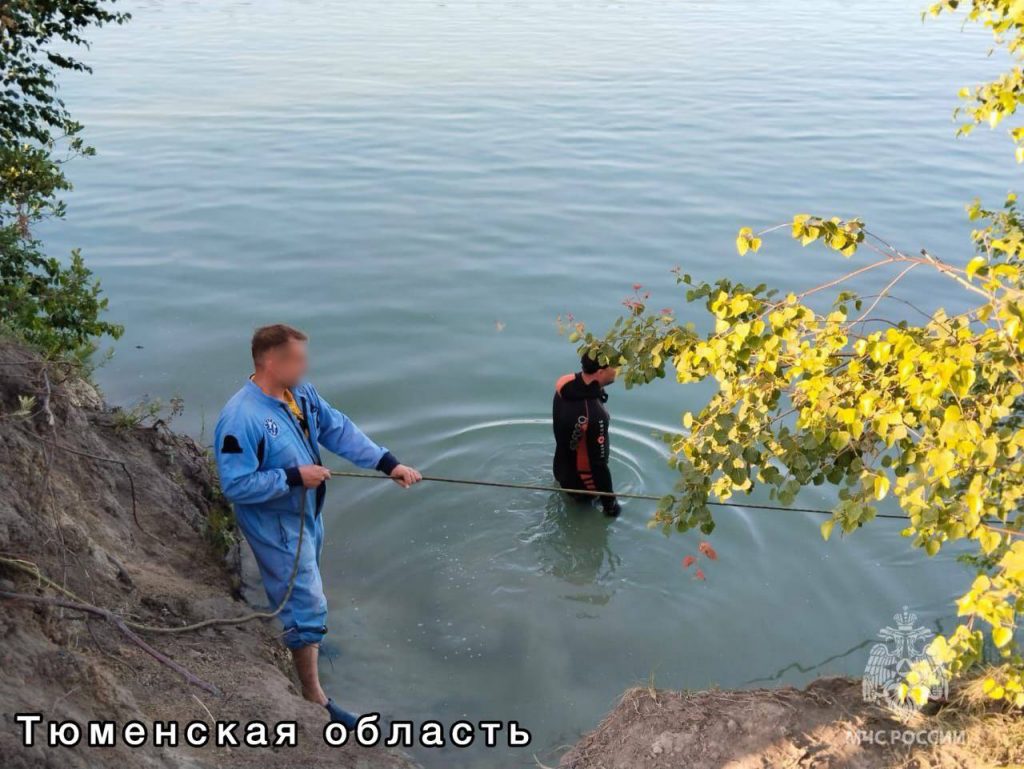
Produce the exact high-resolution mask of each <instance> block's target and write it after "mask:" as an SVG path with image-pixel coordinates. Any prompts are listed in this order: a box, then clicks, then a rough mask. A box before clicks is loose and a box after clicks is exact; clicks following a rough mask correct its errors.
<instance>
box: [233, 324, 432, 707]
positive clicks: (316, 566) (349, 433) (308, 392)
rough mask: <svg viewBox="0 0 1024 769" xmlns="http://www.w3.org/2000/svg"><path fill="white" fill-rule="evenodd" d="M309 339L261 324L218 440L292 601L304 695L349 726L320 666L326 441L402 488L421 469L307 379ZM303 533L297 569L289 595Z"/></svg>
mask: <svg viewBox="0 0 1024 769" xmlns="http://www.w3.org/2000/svg"><path fill="white" fill-rule="evenodd" d="M306 339H307V337H306V335H305V334H303V333H302V332H301V331H298V330H297V329H294V328H291V327H290V326H285V325H282V324H278V325H273V326H264V327H263V328H259V329H257V330H256V332H255V334H253V338H252V358H253V364H254V366H255V373H254V374H253V375H252V376H251V377H250V379H249V381H248V382H246V383H245V385H244V386H243V387H242V389H241V390H239V391H238V392H237V393H235V395H234V396H232V398H231V400H229V401H228V403H227V405H226V406H225V407H224V410H223V411H222V412H221V414H220V419H219V420H218V421H217V430H216V433H215V436H214V447H215V450H216V455H217V469H218V471H219V473H220V482H221V487H222V489H223V491H224V496H226V497H227V498H228V499H229V500H230V501H231V502H232V503H233V504H234V506H235V517H236V518H237V520H238V527H239V528H240V529H241V530H242V533H243V534H244V535H245V538H246V540H248V542H249V544H250V545H251V546H252V551H253V553H254V554H255V555H256V561H257V563H259V567H260V575H261V576H262V578H263V586H264V587H265V588H266V591H267V598H268V599H269V600H270V605H271V606H272V607H274V608H277V607H278V606H279V605H281V603H282V601H284V606H283V608H282V610H281V612H280V614H279V615H278V616H279V617H280V619H281V622H282V624H283V625H284V642H285V644H286V645H287V646H288V647H289V648H290V649H291V651H292V658H293V659H294V661H295V669H296V672H297V673H298V676H299V681H300V682H301V684H302V695H303V697H305V698H306V699H307V700H310V701H311V702H316V703H319V704H320V705H323V706H324V707H325V708H327V710H328V713H329V714H330V717H331V720H334V721H341V722H342V723H346V724H347V725H348V726H350V727H351V726H353V725H354V724H355V721H356V719H355V716H353V715H352V714H351V713H348V712H346V711H345V710H343V709H342V708H341V707H339V706H338V705H336V704H335V702H334V701H333V700H332V699H329V698H328V697H327V695H326V694H324V691H323V689H322V688H321V686H320V677H319V673H318V671H317V658H318V654H319V645H320V641H321V639H322V638H323V637H324V634H325V633H326V632H327V624H326V623H327V599H326V598H325V597H324V590H323V584H322V583H321V581H320V550H321V548H322V546H323V539H324V523H323V518H322V517H321V515H320V511H321V510H322V509H323V505H324V497H325V496H326V491H327V489H326V485H325V484H326V481H327V479H329V478H330V477H331V472H330V470H328V469H327V468H326V467H324V466H323V464H322V461H321V456H320V447H321V446H323V447H324V448H326V449H327V450H328V451H332V452H334V453H335V454H338V455H340V456H342V457H344V458H345V459H347V460H349V461H350V462H352V463H354V464H356V465H358V466H359V467H363V468H366V469H376V470H379V471H380V472H382V473H384V474H386V475H389V476H391V478H393V479H394V480H395V482H396V483H398V484H399V485H400V486H402V487H403V488H407V487H409V486H411V485H412V484H414V483H416V482H418V481H420V480H421V479H422V476H421V475H420V474H419V472H417V471H416V470H414V469H413V468H411V467H406V466H405V465H402V464H400V463H399V462H398V460H397V459H395V457H394V455H393V454H392V453H391V452H390V451H388V450H387V449H385V448H382V447H380V446H378V445H377V444H376V443H374V442H373V441H371V440H370V439H369V438H367V437H366V435H364V434H363V432H362V431H361V430H360V429H359V428H358V427H356V426H355V425H354V424H353V423H352V421H351V420H350V419H349V418H348V417H346V416H345V415H344V414H342V413H341V412H340V411H338V410H337V409H335V408H333V407H332V406H331V405H330V404H329V403H328V402H327V401H325V400H324V399H323V398H322V397H321V396H320V393H318V392H317V391H316V388H314V387H313V385H311V384H309V383H308V382H304V377H305V374H306V368H307V354H306ZM300 534H301V539H302V547H301V550H300V551H299V554H298V571H297V573H296V578H295V583H294V586H293V587H292V590H291V594H290V595H289V594H288V586H289V583H290V578H291V574H292V571H293V568H294V566H295V564H296V551H297V549H298V544H299V539H300ZM286 598H287V600H285V599H286Z"/></svg>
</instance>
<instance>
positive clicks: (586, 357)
mask: <svg viewBox="0 0 1024 769" xmlns="http://www.w3.org/2000/svg"><path fill="white" fill-rule="evenodd" d="M580 366H582V367H583V373H584V374H596V373H597V372H598V371H600V370H601V369H603V368H608V366H602V365H601V364H600V362H598V360H597V358H596V357H591V355H590V353H584V354H583V356H582V357H580Z"/></svg>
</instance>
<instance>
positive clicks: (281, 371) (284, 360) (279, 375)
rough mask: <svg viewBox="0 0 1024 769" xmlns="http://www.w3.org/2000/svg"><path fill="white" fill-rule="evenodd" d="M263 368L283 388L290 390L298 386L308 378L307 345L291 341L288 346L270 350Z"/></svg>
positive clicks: (295, 340) (296, 340) (284, 345)
mask: <svg viewBox="0 0 1024 769" xmlns="http://www.w3.org/2000/svg"><path fill="white" fill-rule="evenodd" d="M263 367H264V368H265V369H266V371H267V373H268V374H269V375H270V376H271V377H272V378H273V379H274V381H275V382H278V383H280V384H281V385H282V386H284V387H287V388H289V389H291V388H292V387H296V386H298V385H299V384H300V383H301V382H302V380H303V379H305V378H306V369H307V368H309V358H308V355H307V354H306V343H305V342H302V341H300V340H298V339H289V340H288V343H287V344H283V345H281V346H280V347H275V348H274V349H273V350H268V351H267V354H266V357H265V358H264V359H263Z"/></svg>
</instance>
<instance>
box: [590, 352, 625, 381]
mask: <svg viewBox="0 0 1024 769" xmlns="http://www.w3.org/2000/svg"><path fill="white" fill-rule="evenodd" d="M580 365H581V366H582V367H583V377H584V379H586V380H587V381H588V382H597V383H598V384H599V385H601V387H607V386H608V385H610V384H611V383H612V382H614V381H615V377H616V376H617V375H618V373H619V370H618V369H617V368H615V367H614V366H612V365H607V366H602V365H601V364H600V363H599V362H598V360H597V358H596V357H591V354H590V353H585V354H584V355H583V357H581V358H580Z"/></svg>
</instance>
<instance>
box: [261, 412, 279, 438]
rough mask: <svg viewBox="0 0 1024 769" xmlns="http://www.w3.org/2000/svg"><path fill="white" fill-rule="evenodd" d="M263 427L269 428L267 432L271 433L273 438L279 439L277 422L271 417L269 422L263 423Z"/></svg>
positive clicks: (268, 418)
mask: <svg viewBox="0 0 1024 769" xmlns="http://www.w3.org/2000/svg"><path fill="white" fill-rule="evenodd" d="M263 426H264V427H266V428H267V432H268V433H270V437H271V438H276V437H277V431H278V428H277V422H275V421H274V420H273V419H271V418H270V417H267V421H266V422H264V423H263Z"/></svg>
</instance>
